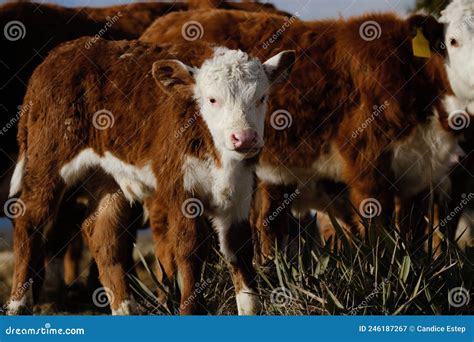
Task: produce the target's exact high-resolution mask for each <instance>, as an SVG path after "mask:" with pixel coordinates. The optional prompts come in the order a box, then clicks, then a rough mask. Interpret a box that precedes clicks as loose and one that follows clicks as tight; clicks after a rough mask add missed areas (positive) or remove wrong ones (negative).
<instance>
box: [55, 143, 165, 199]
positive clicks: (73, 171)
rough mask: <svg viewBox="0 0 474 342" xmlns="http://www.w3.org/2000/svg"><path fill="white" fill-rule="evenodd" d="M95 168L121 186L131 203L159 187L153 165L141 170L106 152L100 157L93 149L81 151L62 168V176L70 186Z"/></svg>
mask: <svg viewBox="0 0 474 342" xmlns="http://www.w3.org/2000/svg"><path fill="white" fill-rule="evenodd" d="M94 167H101V168H102V169H103V170H104V171H105V172H106V173H108V174H110V175H111V176H112V177H113V178H114V179H115V181H116V182H117V183H118V184H119V186H120V188H121V190H122V191H123V193H124V195H125V197H126V198H127V200H129V201H130V202H133V201H135V200H143V198H144V197H145V196H147V195H150V194H151V193H152V192H153V191H154V190H155V189H156V187H157V182H156V177H155V174H154V173H153V171H152V168H151V163H148V164H147V165H145V166H143V167H141V168H139V167H136V166H134V165H131V164H128V163H125V162H124V161H122V160H120V159H118V158H117V157H115V156H113V155H112V154H111V153H110V152H105V154H104V156H99V155H98V154H97V153H95V152H94V151H93V150H92V149H91V148H88V149H85V150H83V151H81V152H80V153H79V154H78V155H77V156H76V157H74V159H72V160H71V161H70V162H69V163H67V164H66V165H64V166H63V167H62V168H61V171H60V174H61V177H62V178H63V179H64V182H65V183H66V184H67V185H68V186H70V185H73V184H75V183H76V182H78V181H79V180H80V179H81V178H82V177H83V176H84V175H85V173H86V172H87V171H88V170H90V169H91V168H94Z"/></svg>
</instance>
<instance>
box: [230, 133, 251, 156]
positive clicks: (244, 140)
mask: <svg viewBox="0 0 474 342" xmlns="http://www.w3.org/2000/svg"><path fill="white" fill-rule="evenodd" d="M230 140H231V142H232V144H234V148H235V149H236V150H237V151H238V150H245V149H249V148H252V147H253V146H254V145H255V143H256V142H257V132H256V131H255V130H253V129H242V130H239V131H234V132H232V133H231V135H230Z"/></svg>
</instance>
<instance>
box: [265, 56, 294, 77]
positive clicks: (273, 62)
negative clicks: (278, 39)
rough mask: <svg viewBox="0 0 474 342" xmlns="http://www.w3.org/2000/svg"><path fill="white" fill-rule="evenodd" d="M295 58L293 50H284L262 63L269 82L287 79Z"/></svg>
mask: <svg viewBox="0 0 474 342" xmlns="http://www.w3.org/2000/svg"><path fill="white" fill-rule="evenodd" d="M295 60H296V53H295V51H293V50H286V51H282V52H280V53H279V54H277V55H275V56H273V57H272V58H270V59H269V60H267V61H266V62H265V63H263V67H264V68H265V73H266V74H267V76H268V79H269V80H270V82H271V83H278V82H283V81H285V80H287V79H288V78H289V76H290V73H291V69H292V68H293V64H294V63H295Z"/></svg>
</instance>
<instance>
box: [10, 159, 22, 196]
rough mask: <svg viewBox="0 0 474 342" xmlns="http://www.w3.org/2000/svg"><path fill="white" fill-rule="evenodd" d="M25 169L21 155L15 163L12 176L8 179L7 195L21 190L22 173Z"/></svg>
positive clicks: (13, 194) (12, 194)
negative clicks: (8, 190)
mask: <svg viewBox="0 0 474 342" xmlns="http://www.w3.org/2000/svg"><path fill="white" fill-rule="evenodd" d="M24 171H25V157H24V156H23V155H22V156H21V157H20V158H19V161H18V162H17V163H16V166H15V170H14V171H13V176H12V179H11V181H10V193H9V195H8V196H9V197H13V196H15V195H16V194H18V193H19V192H20V191H21V187H22V183H23V173H24Z"/></svg>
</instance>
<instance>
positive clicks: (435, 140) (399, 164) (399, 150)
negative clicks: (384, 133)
mask: <svg viewBox="0 0 474 342" xmlns="http://www.w3.org/2000/svg"><path fill="white" fill-rule="evenodd" d="M459 153H460V149H459V145H458V142H457V139H456V137H455V136H454V135H452V134H451V133H450V132H447V131H445V130H444V129H443V127H442V126H441V124H440V122H439V121H438V119H437V118H436V117H432V118H431V119H430V120H429V121H428V122H427V123H426V124H425V125H424V126H419V127H417V128H416V132H414V134H411V135H410V136H409V137H407V139H405V140H404V141H403V142H401V143H399V144H398V145H397V146H396V147H395V148H394V151H393V156H394V158H393V161H392V168H393V170H394V173H395V180H396V184H395V186H396V187H397V188H398V189H399V190H400V195H401V196H402V197H405V198H406V197H411V196H413V195H416V194H418V193H419V192H420V191H423V190H425V189H427V188H429V186H430V183H433V184H434V185H435V186H436V185H437V183H439V182H440V181H442V180H443V177H445V176H446V175H447V174H448V172H449V170H450V168H451V167H452V166H453V165H454V163H455V162H456V158H453V156H456V155H457V154H459Z"/></svg>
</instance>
